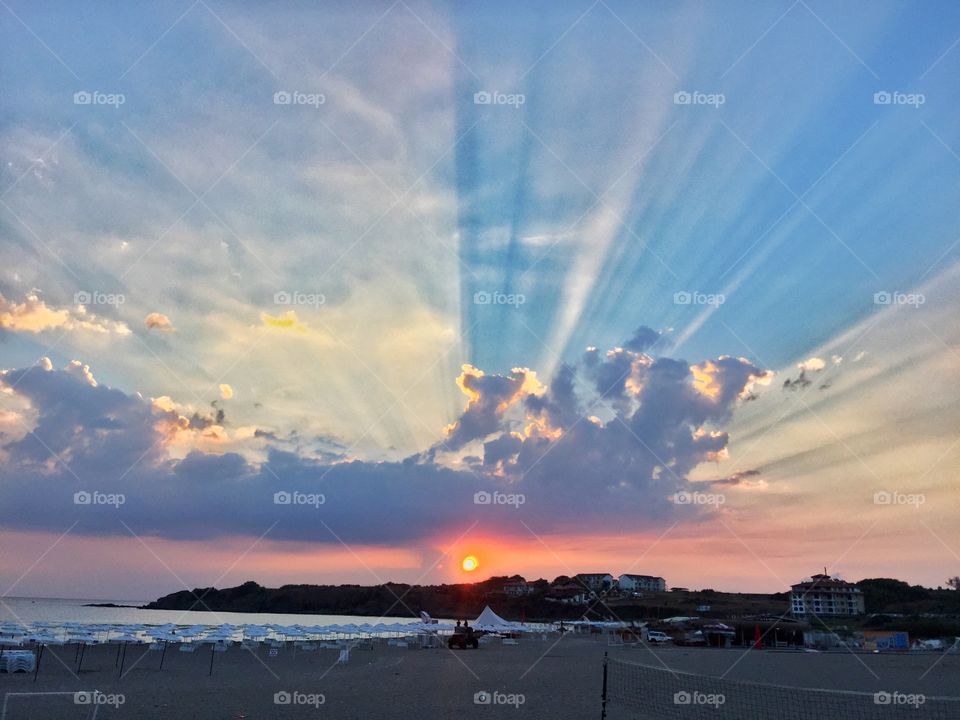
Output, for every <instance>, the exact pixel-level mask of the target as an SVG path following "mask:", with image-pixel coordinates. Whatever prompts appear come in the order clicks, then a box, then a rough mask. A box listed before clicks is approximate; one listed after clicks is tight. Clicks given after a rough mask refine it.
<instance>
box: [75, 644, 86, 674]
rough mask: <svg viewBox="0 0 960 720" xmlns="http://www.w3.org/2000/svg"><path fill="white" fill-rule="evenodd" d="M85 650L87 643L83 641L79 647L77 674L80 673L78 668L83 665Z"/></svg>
mask: <svg viewBox="0 0 960 720" xmlns="http://www.w3.org/2000/svg"><path fill="white" fill-rule="evenodd" d="M86 651H87V644H86V643H84V644H83V645H82V646H81V647H80V662H78V663H77V675H79V674H80V668H82V667H83V654H84V653H85V652H86Z"/></svg>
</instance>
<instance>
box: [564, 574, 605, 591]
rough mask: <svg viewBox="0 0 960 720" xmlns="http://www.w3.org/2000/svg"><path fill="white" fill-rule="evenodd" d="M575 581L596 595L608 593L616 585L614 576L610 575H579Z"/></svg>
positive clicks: (575, 577)
mask: <svg viewBox="0 0 960 720" xmlns="http://www.w3.org/2000/svg"><path fill="white" fill-rule="evenodd" d="M573 580H574V582H577V583H579V584H580V585H582V586H583V587H585V588H586V589H587V590H590V591H592V592H595V593H600V592H606V591H607V590H609V589H610V588H612V587H613V584H614V579H613V575H611V574H610V573H578V574H577V575H576V576H574V578H573Z"/></svg>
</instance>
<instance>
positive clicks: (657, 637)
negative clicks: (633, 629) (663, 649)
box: [647, 630, 673, 645]
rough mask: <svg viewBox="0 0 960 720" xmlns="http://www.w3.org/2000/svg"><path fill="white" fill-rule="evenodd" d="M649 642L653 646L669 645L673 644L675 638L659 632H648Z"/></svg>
mask: <svg viewBox="0 0 960 720" xmlns="http://www.w3.org/2000/svg"><path fill="white" fill-rule="evenodd" d="M647 642H648V643H651V644H653V645H666V644H667V643H672V642H673V638H672V637H670V636H669V635H667V634H666V633H665V632H660V631H659V630H648V631H647Z"/></svg>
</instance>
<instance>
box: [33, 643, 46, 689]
mask: <svg viewBox="0 0 960 720" xmlns="http://www.w3.org/2000/svg"><path fill="white" fill-rule="evenodd" d="M44 647H46V646H45V645H44V644H43V643H40V652H38V653H37V666H36V667H35V668H34V669H33V681H34V682H36V681H37V674H38V673H39V672H40V658H42V657H43V648H44Z"/></svg>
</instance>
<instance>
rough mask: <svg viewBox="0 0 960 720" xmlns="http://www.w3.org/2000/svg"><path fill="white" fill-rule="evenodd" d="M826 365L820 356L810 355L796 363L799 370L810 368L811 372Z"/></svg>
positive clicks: (819, 369) (817, 370)
mask: <svg viewBox="0 0 960 720" xmlns="http://www.w3.org/2000/svg"><path fill="white" fill-rule="evenodd" d="M826 366H827V363H826V361H825V360H823V359H822V358H818V357H812V358H808V359H807V360H804V361H803V362H802V363H800V364H799V365H797V367H798V368H800V369H801V370H804V371H805V370H810V371H811V372H820V371H821V370H823V369H824V368H825V367H826Z"/></svg>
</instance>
